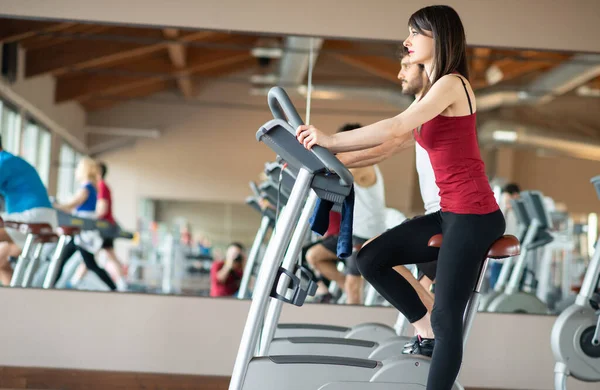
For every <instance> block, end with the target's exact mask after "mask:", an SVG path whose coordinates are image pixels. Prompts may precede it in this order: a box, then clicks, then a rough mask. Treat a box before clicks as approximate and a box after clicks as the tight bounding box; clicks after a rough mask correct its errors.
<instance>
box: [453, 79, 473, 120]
mask: <svg viewBox="0 0 600 390" xmlns="http://www.w3.org/2000/svg"><path fill="white" fill-rule="evenodd" d="M456 77H458V78H459V79H460V81H461V82H462V84H463V87H465V93H466V94H467V100H469V111H471V114H473V106H471V98H470V97H469V91H467V84H465V80H463V78H462V77H460V76H456Z"/></svg>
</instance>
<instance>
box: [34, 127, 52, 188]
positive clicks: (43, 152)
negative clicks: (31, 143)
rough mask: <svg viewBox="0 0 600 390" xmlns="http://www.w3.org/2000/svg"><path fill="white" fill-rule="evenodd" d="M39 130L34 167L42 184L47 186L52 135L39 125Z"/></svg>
mask: <svg viewBox="0 0 600 390" xmlns="http://www.w3.org/2000/svg"><path fill="white" fill-rule="evenodd" d="M39 130H40V133H39V148H38V151H39V153H38V159H37V166H36V168H37V170H38V173H39V175H40V177H41V178H42V181H43V182H44V185H45V186H46V187H48V180H49V178H50V157H51V154H52V135H51V134H50V132H49V131H48V130H46V129H44V128H41V127H40V129H39Z"/></svg>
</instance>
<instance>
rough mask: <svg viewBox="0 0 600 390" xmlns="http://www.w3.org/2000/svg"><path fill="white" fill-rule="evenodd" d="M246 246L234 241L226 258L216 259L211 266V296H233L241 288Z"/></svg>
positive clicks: (228, 249)
mask: <svg viewBox="0 0 600 390" xmlns="http://www.w3.org/2000/svg"><path fill="white" fill-rule="evenodd" d="M244 262H245V257H244V246H243V245H242V244H239V243H232V244H230V245H229V248H227V253H226V254H225V260H215V261H213V263H212V266H211V268H210V296H211V297H228V296H233V295H234V294H235V293H236V292H237V291H238V290H239V288H240V282H241V281H242V275H243V273H244Z"/></svg>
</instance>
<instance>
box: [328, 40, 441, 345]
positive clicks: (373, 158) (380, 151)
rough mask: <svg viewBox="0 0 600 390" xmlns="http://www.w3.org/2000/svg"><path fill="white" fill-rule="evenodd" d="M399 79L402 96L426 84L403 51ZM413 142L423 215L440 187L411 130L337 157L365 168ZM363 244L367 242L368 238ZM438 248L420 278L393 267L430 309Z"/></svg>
mask: <svg viewBox="0 0 600 390" xmlns="http://www.w3.org/2000/svg"><path fill="white" fill-rule="evenodd" d="M398 79H399V80H400V81H401V83H402V93H403V94H405V95H414V96H415V98H416V99H417V100H418V99H419V98H420V97H421V94H422V93H423V92H424V90H425V87H426V86H427V85H428V83H429V79H428V78H427V73H426V72H425V69H424V67H423V66H422V65H420V64H411V63H410V59H409V57H408V56H407V55H406V50H405V51H404V52H403V54H402V59H401V68H400V72H399V73H398ZM412 145H415V149H416V150H415V152H416V168H417V173H418V176H419V187H420V190H421V197H422V198H423V203H424V206H425V214H430V213H434V212H437V211H438V210H440V196H439V188H438V186H437V184H436V183H435V176H434V173H433V168H432V166H431V161H430V160H429V155H428V154H427V152H426V151H425V150H424V149H423V148H422V147H421V146H420V145H419V144H418V143H416V142H415V140H414V138H413V137H412V133H409V134H407V135H406V137H405V138H403V139H395V140H393V141H390V142H386V143H384V144H382V145H379V146H376V147H374V148H370V149H366V150H361V151H357V152H347V153H340V154H338V155H337V157H338V158H339V160H340V161H341V162H342V163H344V165H346V166H347V167H348V168H358V167H365V166H369V165H373V164H377V163H379V162H381V161H383V160H385V159H386V158H388V157H390V156H391V155H393V154H395V153H397V152H399V151H401V150H404V149H407V148H409V147H411V146H412ZM416 218H418V217H416ZM366 244H368V241H367V243H366ZM438 251H439V249H437V248H428V250H427V251H426V256H427V257H429V258H430V259H431V261H430V262H428V263H421V264H418V266H417V268H418V270H419V281H417V279H415V278H414V277H413V275H412V274H411V273H410V271H408V269H407V268H406V267H404V266H398V267H395V270H396V271H397V272H398V273H399V274H400V275H402V276H403V277H404V278H405V279H406V280H408V281H409V282H410V284H411V285H412V287H413V288H414V289H415V291H416V292H417V294H418V295H419V297H420V298H421V301H423V304H424V305H425V307H427V310H428V311H429V312H431V310H432V308H433V295H432V294H431V293H430V292H429V291H430V289H431V285H432V283H433V281H434V280H435V273H436V265H437V255H438ZM433 346H434V342H433V340H432V339H431V340H430V339H423V340H422V341H421V340H420V339H418V338H414V339H413V340H411V342H410V343H409V344H407V346H406V348H405V350H404V351H403V353H412V354H422V355H426V356H431V354H432V353H433Z"/></svg>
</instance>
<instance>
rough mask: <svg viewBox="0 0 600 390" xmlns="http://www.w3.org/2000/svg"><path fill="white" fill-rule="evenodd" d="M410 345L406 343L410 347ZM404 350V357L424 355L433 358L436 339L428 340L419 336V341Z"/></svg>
mask: <svg viewBox="0 0 600 390" xmlns="http://www.w3.org/2000/svg"><path fill="white" fill-rule="evenodd" d="M408 344H409V343H406V345H408ZM406 345H405V348H404V349H403V350H402V354H404V355H422V356H428V357H431V356H432V355H433V348H434V347H435V339H426V338H422V337H421V336H417V340H416V341H415V342H414V343H413V344H412V345H410V346H408V347H407V346H406Z"/></svg>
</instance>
